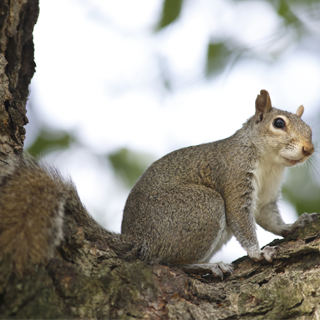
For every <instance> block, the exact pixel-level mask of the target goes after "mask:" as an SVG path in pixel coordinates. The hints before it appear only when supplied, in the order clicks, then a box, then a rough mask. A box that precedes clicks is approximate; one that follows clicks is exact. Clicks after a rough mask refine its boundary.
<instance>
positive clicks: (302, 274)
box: [0, 0, 320, 320]
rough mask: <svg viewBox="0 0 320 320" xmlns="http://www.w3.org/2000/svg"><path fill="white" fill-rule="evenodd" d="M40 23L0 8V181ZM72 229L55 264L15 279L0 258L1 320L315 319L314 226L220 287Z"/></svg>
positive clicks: (15, 141)
mask: <svg viewBox="0 0 320 320" xmlns="http://www.w3.org/2000/svg"><path fill="white" fill-rule="evenodd" d="M37 16H38V1H37V0H11V1H9V0H1V1H0V30H1V31H0V32H1V33H0V34H1V41H0V49H1V52H0V72H1V75H0V88H1V93H0V108H1V110H0V178H1V177H3V176H5V175H6V174H7V172H8V170H10V165H9V164H10V160H11V159H14V158H15V157H19V156H21V152H22V150H23V141H24V135H25V129H24V125H25V124H26V123H27V118H26V116H25V114H26V109H25V104H26V99H27V95H28V85H29V83H30V79H31V77H32V75H33V73H34V69H35V64H34V61H33V38H32V30H33V26H34V24H35V22H36V19H37ZM0 210H1V208H0ZM78 221H79V220H77V219H76V217H75V216H73V215H71V214H69V215H67V216H65V217H64V234H65V240H64V241H63V243H62V245H61V246H60V247H59V248H57V250H56V253H55V257H54V258H52V259H51V260H49V261H48V262H47V264H46V265H43V266H34V268H33V271H32V272H31V273H29V274H27V275H25V276H24V277H22V278H19V277H17V276H16V275H15V274H14V273H13V271H12V270H11V268H10V265H11V264H10V258H9V257H7V256H6V257H5V256H2V255H1V252H0V318H2V319H3V318H6V319H7V318H15V319H21V318H33V319H36V318H43V319H56V318H64V319H67V318H81V319H82V318H86V319H87V318H90V319H91V318H103V319H137V318H138V319H184V320H185V319H288V318H290V319H295V318H299V319H320V305H319V303H320V268H319V265H320V256H319V250H320V236H319V234H320V232H319V229H320V220H318V221H316V222H314V223H312V224H309V225H307V226H306V227H305V228H303V229H301V230H299V231H297V232H296V233H295V234H293V235H291V236H290V237H288V238H286V239H284V240H275V241H274V242H273V243H272V244H271V245H278V246H280V247H281V249H282V251H281V252H280V253H279V254H278V255H277V258H276V259H275V260H274V262H273V263H272V264H271V263H267V262H265V261H264V262H258V263H255V262H253V261H252V260H250V259H249V258H247V257H243V258H240V259H238V260H237V261H235V262H234V267H235V269H234V274H233V275H232V276H230V275H226V276H225V279H224V280H223V281H222V280H221V279H218V278H214V277H211V276H205V277H192V276H188V275H186V274H185V273H184V272H182V271H181V270H180V269H179V268H177V267H175V268H169V267H166V266H162V265H155V266H149V265H147V264H145V263H143V262H141V261H134V262H127V261H123V260H121V259H119V258H118V257H117V255H116V254H115V253H114V252H113V251H112V250H111V249H110V248H109V247H108V245H107V243H98V242H92V241H89V240H88V239H89V238H90V237H88V236H87V233H86V230H85V226H83V225H81V224H80V223H79V222H78ZM0 223H1V222H0ZM93 238H94V237H93Z"/></svg>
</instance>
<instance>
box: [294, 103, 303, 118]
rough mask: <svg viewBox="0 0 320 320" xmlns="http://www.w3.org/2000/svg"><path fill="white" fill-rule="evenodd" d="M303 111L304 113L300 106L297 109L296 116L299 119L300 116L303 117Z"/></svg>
mask: <svg viewBox="0 0 320 320" xmlns="http://www.w3.org/2000/svg"><path fill="white" fill-rule="evenodd" d="M303 111H304V107H303V105H301V106H300V107H299V108H298V109H297V111H296V115H297V116H298V117H299V118H301V116H302V115H303Z"/></svg>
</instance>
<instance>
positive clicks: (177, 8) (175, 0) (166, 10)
mask: <svg viewBox="0 0 320 320" xmlns="http://www.w3.org/2000/svg"><path fill="white" fill-rule="evenodd" d="M182 3H183V0H164V2H163V8H162V15H161V20H160V21H159V23H158V27H157V30H161V29H162V28H164V27H166V26H168V25H169V24H171V23H172V22H174V21H175V20H176V19H177V18H178V17H179V15H180V12H181V7H182Z"/></svg>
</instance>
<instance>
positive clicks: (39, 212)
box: [0, 90, 318, 277]
mask: <svg viewBox="0 0 320 320" xmlns="http://www.w3.org/2000/svg"><path fill="white" fill-rule="evenodd" d="M255 106H256V112H255V114H254V115H253V116H252V117H251V118H249V119H248V120H247V121H246V122H245V123H244V125H243V126H242V128H241V129H239V130H238V131H236V133H235V134H233V135H232V136H231V137H229V138H226V139H223V140H219V141H215V142H211V143H206V144H202V145H198V146H191V147H187V148H183V149H180V150H176V151H173V152H171V153H169V154H168V155H166V156H164V157H163V158H161V159H160V160H158V161H156V162H154V163H153V164H152V165H151V166H150V167H149V168H148V169H147V170H146V172H145V173H144V174H143V175H142V176H141V177H140V178H139V179H138V181H137V182H136V184H135V185H134V187H133V188H132V190H131V192H130V194H129V196H128V199H127V201H126V205H125V208H124V212H123V220H122V226H121V234H117V233H113V232H110V231H107V230H105V229H104V228H102V227H101V226H100V225H99V224H98V223H96V222H95V221H94V219H93V218H92V217H91V216H90V215H89V214H88V213H87V211H86V209H85V208H84V206H83V205H82V203H81V201H80V199H79V197H78V194H77V191H76V189H75V187H74V185H73V184H72V182H71V181H67V180H65V179H63V178H62V177H61V175H60V174H59V172H58V171H57V170H56V169H54V168H53V167H50V166H47V165H43V164H39V163H38V162H37V161H35V160H34V159H32V158H24V159H22V158H21V159H19V160H17V161H16V162H14V163H8V167H10V169H9V168H8V174H7V175H6V176H4V177H2V179H1V180H0V208H1V210H0V219H1V225H0V256H1V255H2V254H8V255H10V256H11V259H12V263H13V267H14V269H15V271H16V273H17V274H18V275H23V273H24V272H25V270H27V268H28V265H29V264H30V263H31V264H32V263H33V264H41V263H45V262H46V261H48V259H50V257H52V255H53V252H54V249H55V248H56V247H57V246H58V245H59V244H60V243H61V241H63V237H64V235H63V224H64V221H63V218H64V216H65V214H66V213H68V214H72V215H74V216H76V219H77V221H78V222H79V224H80V225H81V226H83V228H84V230H85V234H86V237H87V238H88V240H92V241H100V242H101V241H102V242H104V243H105V244H107V245H108V246H109V247H110V248H112V249H113V250H114V251H115V253H117V254H118V255H119V257H121V258H124V259H127V260H132V259H140V260H143V261H145V262H147V263H149V264H164V265H168V266H179V267H181V268H182V269H183V270H184V271H186V272H187V273H198V274H206V273H212V274H213V275H214V276H218V277H223V273H232V266H231V265H229V264H226V263H223V262H218V263H209V261H210V259H211V258H212V257H213V255H214V254H215V253H216V252H217V251H219V250H220V249H221V247H222V246H223V245H224V244H225V243H227V242H228V241H229V240H230V238H231V237H232V235H234V236H235V237H236V239H237V240H238V241H239V242H240V244H241V245H242V247H243V248H244V249H245V250H246V251H247V253H248V256H249V257H250V258H251V259H253V260H254V261H259V260H263V259H265V260H267V261H268V262H272V260H273V259H274V257H275V256H276V254H277V251H278V248H277V247H269V246H266V247H264V248H263V249H262V250H261V249H260V247H259V243H258V240H257V235H256V223H258V224H259V225H260V226H261V227H262V228H264V229H266V230H268V231H270V232H272V233H274V234H276V235H281V236H287V235H288V234H290V233H291V232H293V231H294V230H295V229H297V228H300V227H302V226H303V225H304V224H305V223H306V222H310V221H313V220H315V219H316V218H317V217H318V214H317V213H313V214H307V213H304V214H303V215H301V216H300V217H299V219H298V220H297V221H296V222H295V223H294V224H285V223H284V222H283V220H282V218H281V216H280V213H279V210H278V207H277V201H278V197H279V194H280V187H281V182H282V180H283V176H284V171H285V168H286V167H292V166H295V165H296V164H298V163H303V162H305V161H306V160H307V159H308V158H309V157H310V156H311V155H312V153H313V152H314V146H313V144H312V140H311V138H312V132H311V129H310V127H309V126H308V125H307V124H305V123H304V122H303V121H302V120H301V116H302V114H303V111H304V108H303V106H300V107H299V108H298V110H297V112H296V114H292V113H290V112H286V111H282V110H279V109H275V108H272V106H271V100H270V97H269V94H268V92H267V91H265V90H261V92H260V94H259V95H258V97H257V99H256V103H255ZM35 208H36V209H35Z"/></svg>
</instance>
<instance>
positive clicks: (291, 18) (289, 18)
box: [277, 0, 301, 28]
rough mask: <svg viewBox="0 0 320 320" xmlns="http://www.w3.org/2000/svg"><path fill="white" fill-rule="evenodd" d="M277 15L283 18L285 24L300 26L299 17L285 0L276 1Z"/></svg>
mask: <svg viewBox="0 0 320 320" xmlns="http://www.w3.org/2000/svg"><path fill="white" fill-rule="evenodd" d="M277 13H278V15H279V16H280V17H281V18H283V19H284V21H285V23H286V24H287V25H290V26H293V27H294V28H297V27H300V23H301V22H300V19H299V18H298V17H297V16H296V15H295V14H294V13H293V11H292V10H291V9H290V6H289V3H288V1H287V0H280V1H279V2H278V11H277Z"/></svg>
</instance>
